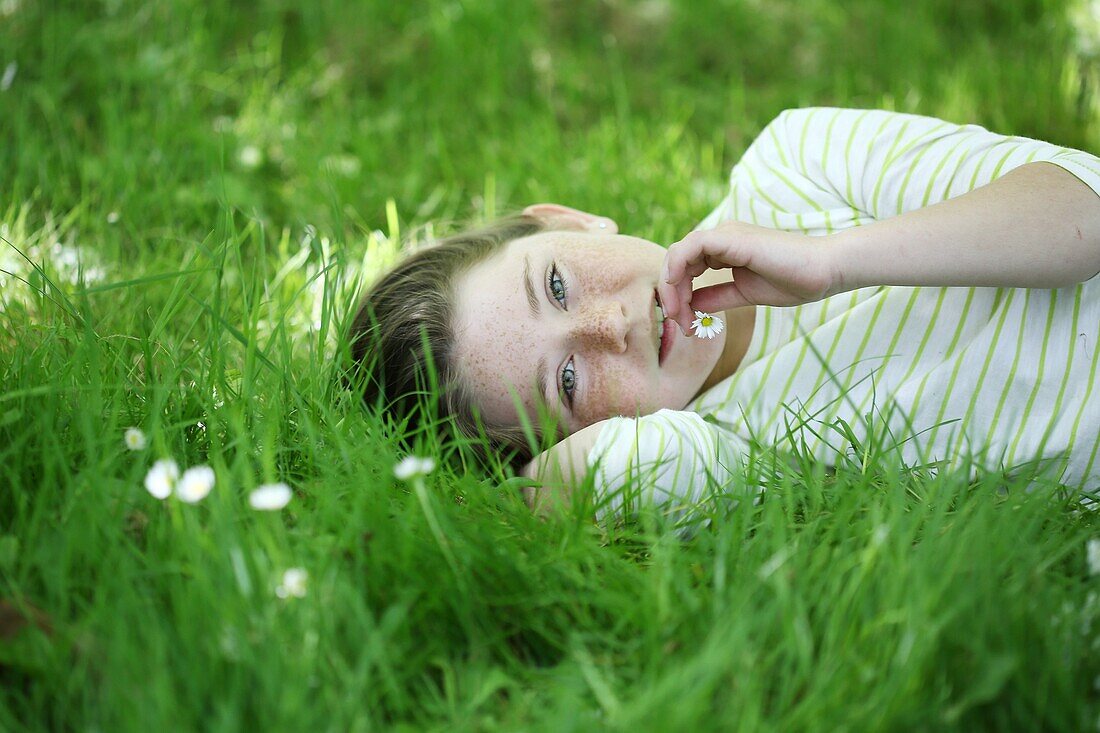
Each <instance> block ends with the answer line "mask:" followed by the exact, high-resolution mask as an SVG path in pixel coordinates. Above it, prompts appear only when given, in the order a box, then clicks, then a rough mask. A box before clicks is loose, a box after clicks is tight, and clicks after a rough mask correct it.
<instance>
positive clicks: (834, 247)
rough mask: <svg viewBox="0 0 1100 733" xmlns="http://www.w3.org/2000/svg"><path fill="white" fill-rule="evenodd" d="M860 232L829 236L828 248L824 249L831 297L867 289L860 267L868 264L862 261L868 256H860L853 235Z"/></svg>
mask: <svg viewBox="0 0 1100 733" xmlns="http://www.w3.org/2000/svg"><path fill="white" fill-rule="evenodd" d="M858 232H859V228H855V229H845V230H844V231H840V232H836V233H835V234H830V235H828V236H827V237H826V238H825V239H826V242H825V244H826V246H825V247H823V248H822V251H823V254H824V256H825V267H826V269H827V270H828V272H829V279H830V283H831V284H830V286H829V293H828V294H829V295H838V294H840V293H846V292H848V291H850V290H857V289H859V288H862V287H865V286H866V285H867V284H868V283H864V282H862V279H861V275H862V274H863V273H862V268H861V267H860V265H862V264H866V263H865V262H861V260H865V259H866V255H860V253H859V252H858V251H857V250H858V242H857V241H856V239H857V238H856V237H854V236H853V235H855V234H857V233H858Z"/></svg>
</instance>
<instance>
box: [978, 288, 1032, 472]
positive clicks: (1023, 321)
mask: <svg viewBox="0 0 1100 733" xmlns="http://www.w3.org/2000/svg"><path fill="white" fill-rule="evenodd" d="M1023 293H1024V307H1023V312H1022V315H1021V316H1020V328H1019V332H1018V333H1017V335H1016V355H1015V356H1013V357H1012V368H1011V369H1009V370H1008V378H1007V379H1005V386H1004V387H1003V388H1002V389H1001V397H1000V399H998V400H997V409H996V410H995V411H994V412H993V419H992V420H990V421H989V432H988V433H986V436H985V445H986V446H987V447H989V446H992V444H993V431H994V430H996V428H997V421H998V420H999V419H1000V417H1001V411H1002V410H1003V409H1004V406H1005V405H1006V404H1008V400H1009V392H1010V391H1011V390H1012V380H1013V379H1015V377H1016V369H1017V368H1018V367H1019V365H1020V351H1021V349H1022V348H1023V344H1024V330H1025V329H1024V326H1026V325H1027V308H1028V305H1029V304H1030V301H1031V290H1026V289H1025V290H1024V291H1023ZM1002 459H1003V456H1002Z"/></svg>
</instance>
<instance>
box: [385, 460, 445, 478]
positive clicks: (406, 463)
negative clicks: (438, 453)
mask: <svg viewBox="0 0 1100 733" xmlns="http://www.w3.org/2000/svg"><path fill="white" fill-rule="evenodd" d="M434 470H435V459H434V458H420V457H418V456H405V457H404V458H402V459H401V460H400V461H399V462H398V463H397V465H396V466H394V467H393V475H394V476H396V477H397V478H399V479H401V480H402V481H409V480H410V479H414V478H416V477H418V476H427V475H428V474H429V473H431V472H432V471H434Z"/></svg>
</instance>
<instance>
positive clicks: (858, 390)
mask: <svg viewBox="0 0 1100 733" xmlns="http://www.w3.org/2000/svg"><path fill="white" fill-rule="evenodd" d="M1098 194H1100V160H1098V159H1097V158H1096V157H1094V156H1092V155H1089V154H1087V153H1083V152H1080V151H1077V150H1072V149H1066V148H1060V147H1057V146H1054V145H1050V144H1048V143H1044V142H1041V141H1038V140H1032V139H1028V138H1021V137H1005V136H1002V135H997V134H994V133H992V132H989V131H987V130H985V129H983V128H981V127H978V126H976V125H957V124H952V123H949V122H945V121H942V120H938V119H933V118H928V117H921V116H916V115H909V114H898V113H892V112H885V111H878V110H852V109H833V108H813V109H796V110H788V111H785V112H783V113H782V114H780V115H779V116H778V117H777V118H776V119H775V120H774V121H772V122H771V123H770V124H769V125H768V126H767V127H766V128H765V129H764V131H763V132H762V133H761V135H760V136H759V137H758V138H757V139H756V140H755V141H754V142H753V144H752V145H751V146H750V147H749V149H748V150H747V151H746V152H745V154H744V156H743V157H742V159H741V160H740V162H738V164H737V165H736V166H735V167H734V168H733V171H732V172H731V175H730V189H729V193H728V195H727V196H726V198H725V200H723V201H722V202H721V203H720V204H719V205H718V207H717V208H716V209H715V210H714V211H713V212H712V213H711V214H710V215H709V216H708V217H707V218H706V219H705V220H704V221H703V222H702V223H701V224H700V225H699V226H698V228H697V229H696V230H695V231H694V232H693V233H691V234H689V235H688V236H687V237H685V238H684V239H683V240H682V241H680V242H677V243H675V244H673V245H672V246H671V247H669V248H668V249H667V250H665V249H664V248H662V247H661V246H660V245H657V244H654V243H652V242H647V241H645V240H642V239H638V238H635V237H630V236H625V235H621V234H619V233H618V227H617V226H616V224H615V222H614V221H612V220H611V219H609V218H607V217H602V216H598V215H595V214H589V213H586V212H582V211H578V210H575V209H570V208H567V207H564V206H558V205H554V204H540V205H535V206H531V207H528V208H527V209H525V210H524V215H523V216H522V217H518V218H515V219H511V220H506V221H504V222H501V223H499V224H497V225H495V226H490V227H489V228H487V229H483V230H480V231H476V232H472V233H468V234H465V235H459V236H456V237H451V238H449V239H446V240H443V241H442V242H441V243H439V244H438V245H436V246H434V247H430V248H427V249H424V250H421V251H419V252H416V253H414V254H413V255H411V256H410V257H409V258H408V259H407V260H405V261H404V262H403V263H401V264H400V265H399V266H398V267H397V268H396V269H394V270H393V271H392V272H390V273H389V274H387V275H386V276H384V277H383V278H382V279H381V280H380V281H379V282H378V283H377V284H376V285H375V286H374V287H373V288H372V289H371V291H370V292H369V293H368V294H367V296H366V298H365V299H364V302H363V305H362V307H361V309H360V312H359V314H358V316H357V318H356V320H355V324H354V326H353V333H352V342H353V354H354V356H355V358H356V359H357V360H358V361H359V362H361V363H362V364H363V366H364V367H365V372H366V373H367V375H368V379H367V389H366V398H367V400H368V402H369V403H372V404H379V405H383V406H385V407H387V408H388V409H390V410H393V411H394V412H395V413H396V414H397V415H409V414H411V406H412V404H413V403H414V401H415V392H416V390H417V384H418V381H417V380H418V378H419V379H423V375H424V374H425V373H426V370H425V362H426V359H427V358H428V357H427V356H426V354H425V348H424V347H425V346H426V347H427V352H428V354H430V358H431V360H432V361H433V363H434V366H435V371H436V373H437V374H438V375H439V384H438V385H437V386H436V388H435V389H436V390H437V391H438V392H439V393H440V394H441V398H440V407H441V409H442V411H443V412H444V413H445V414H446V415H448V416H449V417H451V418H453V420H454V422H455V424H456V425H457V426H458V427H459V429H460V430H462V431H463V432H466V433H469V434H475V433H477V432H478V431H479V430H482V431H484V433H485V434H486V435H487V436H488V437H489V438H490V439H491V440H492V441H495V442H498V443H500V444H502V445H506V446H511V447H514V448H518V449H520V450H522V449H523V447H524V446H525V445H526V444H527V441H526V440H525V439H524V437H523V435H524V431H523V426H524V425H525V424H527V425H529V426H531V425H533V426H538V425H541V424H544V423H545V420H544V419H543V418H545V417H546V416H547V415H548V416H549V417H550V418H551V419H552V420H553V422H555V423H556V424H557V425H559V426H560V427H561V428H562V433H563V435H564V436H565V437H563V438H562V439H561V440H560V441H559V442H557V443H556V444H555V445H553V447H551V448H550V449H549V450H547V451H545V452H543V453H542V454H540V455H538V456H536V457H535V458H534V459H533V460H531V461H530V462H529V463H527V464H526V466H525V467H524V469H523V470H524V473H525V475H527V476H528V477H530V478H532V479H534V480H535V481H537V482H538V483H539V488H536V489H530V490H528V492H527V499H528V501H529V502H530V503H531V504H532V505H533V506H536V507H547V506H551V505H553V504H555V503H557V502H558V501H559V500H564V499H567V498H568V496H569V493H570V491H571V489H572V488H574V487H576V486H578V485H579V484H580V483H581V482H582V481H583V480H584V477H585V475H586V474H587V473H588V472H590V471H591V472H592V473H593V478H594V481H595V488H596V492H597V496H598V497H603V499H604V500H603V501H602V502H601V506H602V509H603V510H605V511H611V512H619V511H624V510H627V511H628V510H629V509H630V507H628V506H624V495H625V494H624V492H623V491H620V489H621V488H622V487H624V486H629V487H632V489H634V490H636V491H637V493H636V494H633V495H632V496H633V498H637V499H638V500H640V501H645V502H650V503H657V504H662V505H667V506H668V508H669V509H681V508H683V507H690V506H693V505H696V504H697V503H698V502H699V501H700V500H701V499H703V498H705V497H706V496H708V495H709V494H710V493H711V492H713V491H715V490H722V489H728V488H729V487H730V486H732V485H735V484H736V481H737V475H738V472H739V470H740V469H742V468H743V462H744V461H745V460H746V459H748V458H749V457H751V455H753V454H754V453H755V452H759V451H760V450H769V449H772V448H777V449H782V448H784V447H785V446H787V447H789V441H794V442H795V444H796V445H797V446H798V447H799V448H801V449H804V450H805V451H808V452H809V453H810V454H812V455H813V456H814V457H815V458H816V459H818V460H820V461H822V462H824V463H826V464H832V463H835V462H836V460H837V457H838V453H839V452H842V451H843V450H845V447H844V443H848V442H854V443H859V444H865V443H867V442H868V441H871V440H878V441H882V442H881V443H880V444H883V445H889V446H891V447H892V448H893V450H895V452H896V454H897V459H898V461H899V462H901V463H902V464H904V465H913V464H918V463H919V464H922V465H926V464H928V463H935V464H937V465H947V466H953V465H956V464H959V463H963V464H964V465H972V466H979V467H985V468H988V469H992V470H1007V471H1012V470H1013V469H1014V468H1016V467H1019V466H1021V465H1023V464H1028V463H1030V464H1032V468H1034V465H1035V463H1034V462H1035V461H1036V460H1038V461H1040V463H1041V465H1042V466H1043V468H1044V470H1049V471H1050V472H1051V473H1050V475H1051V477H1052V478H1054V479H1055V480H1058V481H1060V482H1062V483H1065V484H1067V485H1072V486H1076V487H1080V488H1083V489H1086V490H1087V489H1095V488H1097V487H1098V486H1100V461H1098V460H1097V453H1098V449H1100V384H1098V382H1100V374H1098V359H1100V348H1097V347H1098V346H1100V344H1098V343H1097V342H1098V340H1100V278H1097V277H1095V276H1096V274H1097V273H1098V271H1100V199H1098V198H1097V196H1098ZM806 235H810V236H806ZM695 311H706V312H709V313H713V314H715V315H719V316H720V319H721V321H723V322H724V326H725V327H724V329H723V330H722V331H721V333H718V334H717V335H715V336H714V338H709V339H706V338H698V337H697V336H699V335H703V334H696V333H694V329H693V328H692V322H693V320H695V319H696V317H697V314H695ZM710 335H714V334H710ZM418 375H419V377H418ZM841 436H843V437H844V442H843V443H842V442H841V441H840V440H839V438H840V437H841ZM967 462H969V463H967ZM742 473H743V471H742Z"/></svg>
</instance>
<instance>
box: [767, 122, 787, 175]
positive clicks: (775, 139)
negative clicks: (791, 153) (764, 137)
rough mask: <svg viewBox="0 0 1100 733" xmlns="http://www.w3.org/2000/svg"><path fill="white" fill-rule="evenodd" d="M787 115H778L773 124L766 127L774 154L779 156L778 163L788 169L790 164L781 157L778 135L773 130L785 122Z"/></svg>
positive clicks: (785, 158) (785, 157) (781, 149)
mask: <svg viewBox="0 0 1100 733" xmlns="http://www.w3.org/2000/svg"><path fill="white" fill-rule="evenodd" d="M787 116H788V115H785V114H780V115H779V117H776V118H775V122H774V123H772V124H769V125H768V134H769V135H770V136H771V138H772V144H773V145H775V152H776V153H778V154H779V162H780V163H782V164H783V167H784V168H790V167H791V166H790V163H788V162H787V156H785V155H783V146H782V145H780V144H779V135H778V134H777V133H776V132H775V128H776V127H777V126H778V125H779V124H781V123H783V122H785V121H786V120H785V118H786V117H787Z"/></svg>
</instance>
